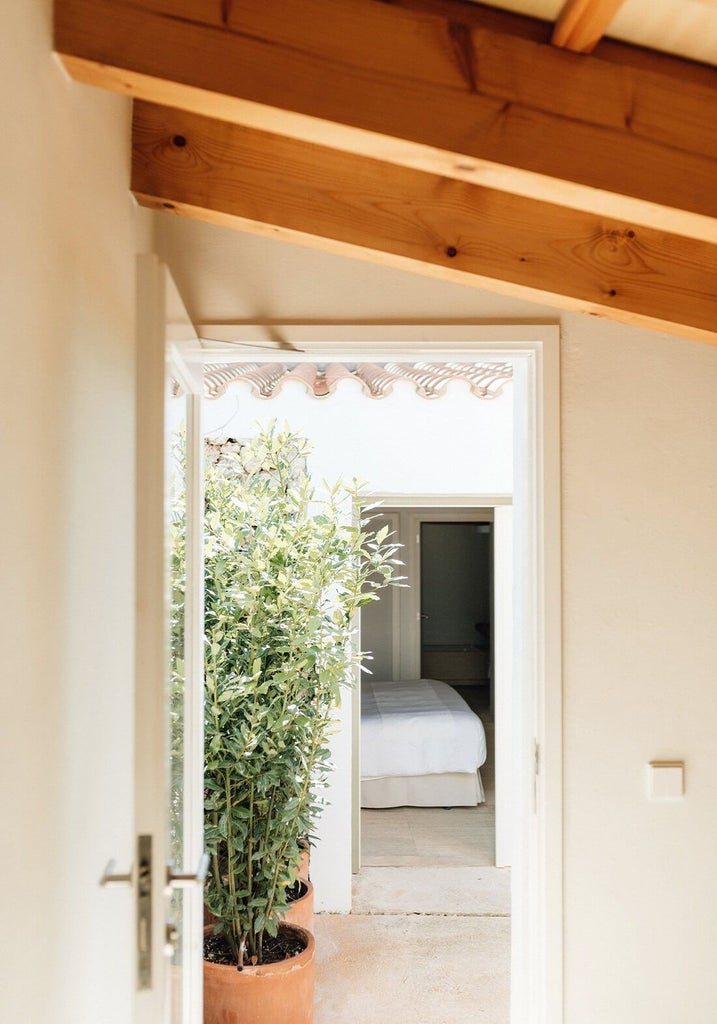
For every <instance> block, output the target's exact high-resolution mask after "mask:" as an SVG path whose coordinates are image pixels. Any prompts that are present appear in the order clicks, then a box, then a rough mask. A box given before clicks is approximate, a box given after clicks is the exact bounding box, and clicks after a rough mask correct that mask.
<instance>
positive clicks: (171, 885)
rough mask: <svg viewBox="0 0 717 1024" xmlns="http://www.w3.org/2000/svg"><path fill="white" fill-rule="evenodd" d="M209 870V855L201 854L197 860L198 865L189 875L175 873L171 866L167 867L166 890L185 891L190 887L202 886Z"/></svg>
mask: <svg viewBox="0 0 717 1024" xmlns="http://www.w3.org/2000/svg"><path fill="white" fill-rule="evenodd" d="M208 870H209V854H208V853H203V854H202V856H201V857H200V858H199V864H198V865H197V870H196V871H195V872H193V873H190V874H183V873H182V872H177V873H175V872H174V870H173V868H172V865H171V864H168V865H167V888H168V889H186V888H188V887H189V886H192V885H204V882H205V881H206V877H207V871H208Z"/></svg>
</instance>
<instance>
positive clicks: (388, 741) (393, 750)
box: [361, 679, 487, 779]
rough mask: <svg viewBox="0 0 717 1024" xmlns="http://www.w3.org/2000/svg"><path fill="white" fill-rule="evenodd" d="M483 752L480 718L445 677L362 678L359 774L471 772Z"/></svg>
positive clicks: (376, 776) (365, 776) (369, 776)
mask: <svg viewBox="0 0 717 1024" xmlns="http://www.w3.org/2000/svg"><path fill="white" fill-rule="evenodd" d="M486 753H487V751H486V741H485V731H484V729H483V723H482V722H481V720H480V718H478V716H477V715H476V714H474V712H473V711H471V709H470V708H469V707H468V705H467V704H466V702H465V701H464V700H463V698H462V697H461V696H460V694H458V693H457V692H456V691H455V690H454V689H453V687H451V686H449V685H448V684H447V683H443V682H439V681H438V680H436V679H413V680H408V681H406V680H402V681H400V682H375V681H373V680H369V681H362V684H361V778H362V779H380V778H387V777H390V776H401V777H405V776H408V777H412V776H421V775H442V774H445V773H456V772H459V773H475V772H477V771H478V769H479V768H480V766H481V765H482V764H483V763H484V761H485V759H486Z"/></svg>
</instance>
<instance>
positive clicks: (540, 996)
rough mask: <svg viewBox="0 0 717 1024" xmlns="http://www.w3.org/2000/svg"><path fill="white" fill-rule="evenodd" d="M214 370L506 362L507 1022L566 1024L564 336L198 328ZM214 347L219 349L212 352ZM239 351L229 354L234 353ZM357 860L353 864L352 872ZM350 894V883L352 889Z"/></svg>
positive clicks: (521, 329)
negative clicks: (509, 451) (509, 369)
mask: <svg viewBox="0 0 717 1024" xmlns="http://www.w3.org/2000/svg"><path fill="white" fill-rule="evenodd" d="M198 331H199V334H200V336H201V337H202V338H205V339H207V344H206V346H205V358H207V359H209V360H211V359H213V360H214V361H219V360H221V361H236V362H241V361H246V360H251V361H252V362H257V361H272V362H273V361H277V359H278V360H281V361H283V362H291V363H301V362H327V361H332V360H335V359H340V360H341V361H343V362H350V363H354V362H365V361H366V359H367V357H370V359H371V361H373V362H389V361H395V360H400V359H404V360H410V361H417V360H425V361H437V362H449V361H450V362H452V361H456V362H458V361H463V362H470V361H474V362H476V361H481V360H485V359H491V358H493V359H496V360H500V361H507V360H509V361H511V362H512V364H513V367H514V383H513V387H514V396H515V401H514V406H515V424H514V426H515V458H514V505H513V507H514V539H515V544H514V581H515V586H514V593H515V598H516V599H515V603H514V621H515V636H516V643H515V646H514V687H513V709H512V710H513V721H514V728H513V739H514V749H513V765H512V767H513V777H514V780H515V794H516V797H515V800H514V814H513V836H514V857H513V870H512V872H511V878H512V905H513V920H512V936H513V941H512V969H511V1019H512V1021H513V1022H514V1024H561V1022H562V1019H563V917H562V904H563V894H562V869H563V848H562V834H563V822H562V814H563V809H562V679H561V589H560V583H561V561H560V384H559V328H558V327H557V326H555V325H535V326H526V325H519V326H508V325H498V326H487V325H485V324H481V325H469V324H465V323H462V324H438V323H431V324H418V325H417V324H412V325H401V324H395V323H394V324H375V323H374V324H370V325H360V324H346V323H345V322H344V323H335V324H329V323H321V324H316V323H305V322H304V323H278V322H274V321H272V322H270V323H264V324H261V325H255V324H247V323H243V324H223V325H199V327H198ZM212 342H219V344H216V345H213V344H212ZM227 342H229V343H231V345H232V346H233V345H237V346H240V347H239V348H236V349H233V353H232V349H231V348H229V347H228V346H227V344H226V343H227ZM349 863H350V858H347V866H348V864H349ZM348 884H350V878H349V880H348Z"/></svg>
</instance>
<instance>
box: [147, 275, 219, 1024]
mask: <svg viewBox="0 0 717 1024" xmlns="http://www.w3.org/2000/svg"><path fill="white" fill-rule="evenodd" d="M137 320H138V360H137V372H138V381H137V394H138V404H137V489H136V506H137V512H136V523H137V540H136V553H137V554H136V580H137V628H136V645H135V674H136V701H135V707H136V715H135V737H136V747H135V750H136V754H135V821H136V831H137V846H136V861H135V868H134V872H133V874H134V886H135V890H136V907H137V911H136V917H137V920H136V943H137V950H136V958H137V971H136V982H137V994H136V1000H135V1010H136V1012H135V1020H136V1024H199V1021H201V1001H202V992H201V964H202V956H201V926H202V921H201V918H202V879H201V874H202V871H201V864H200V861H201V855H202V693H203V671H202V659H203V650H202V633H203V579H202V577H203V569H202V560H201V552H202V509H203V491H202V462H201V455H202V435H201V387H202V381H201V364H200V363H199V362H195V361H194V360H193V355H194V354H196V353H197V350H198V342H197V340H196V337H195V334H194V331H193V329H192V327H191V323H190V322H189V320H188V318H187V317H186V314H184V313H183V311H182V309H181V305H180V304H179V302H178V296H177V294H176V290H175V289H174V287H173V285H172V283H171V280H170V279H169V277H168V275H167V272H166V270H165V268H163V267H162V266H161V265H160V264H159V263H158V261H157V260H156V259H155V258H154V257H142V258H141V260H140V264H139V272H138V309H137Z"/></svg>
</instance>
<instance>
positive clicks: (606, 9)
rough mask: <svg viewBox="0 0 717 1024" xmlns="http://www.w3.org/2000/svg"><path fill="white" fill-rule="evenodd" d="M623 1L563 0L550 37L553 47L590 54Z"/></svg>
mask: <svg viewBox="0 0 717 1024" xmlns="http://www.w3.org/2000/svg"><path fill="white" fill-rule="evenodd" d="M624 2H625V0H565V5H564V6H563V9H562V10H561V12H560V14H559V15H558V19H557V21H556V22H555V28H554V30H553V35H552V38H551V40H550V41H551V43H552V44H553V46H560V47H562V48H563V49H566V50H572V52H573V53H592V52H593V50H594V49H595V47H596V46H597V44H598V43H599V42H600V40H601V39H602V37H603V36H604V35H605V32H606V30H607V27H608V25H609V24H610V22H611V21H612V19H613V18H614V17H615V15H616V14H617V12H618V11H619V9H620V8H621V7H622V5H623V3H624Z"/></svg>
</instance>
